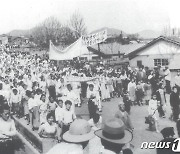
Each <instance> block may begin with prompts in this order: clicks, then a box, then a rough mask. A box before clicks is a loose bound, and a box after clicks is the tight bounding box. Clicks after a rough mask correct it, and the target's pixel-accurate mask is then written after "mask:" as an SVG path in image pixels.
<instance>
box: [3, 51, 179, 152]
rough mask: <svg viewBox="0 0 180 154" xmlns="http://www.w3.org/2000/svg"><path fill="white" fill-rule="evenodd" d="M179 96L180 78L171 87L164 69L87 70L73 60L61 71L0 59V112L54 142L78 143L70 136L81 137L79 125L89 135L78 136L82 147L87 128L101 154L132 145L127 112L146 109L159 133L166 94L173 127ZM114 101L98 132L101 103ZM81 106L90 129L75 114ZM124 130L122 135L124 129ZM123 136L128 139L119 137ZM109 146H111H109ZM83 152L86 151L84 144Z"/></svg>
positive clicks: (24, 59) (15, 56)
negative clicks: (111, 113) (115, 105)
mask: <svg viewBox="0 0 180 154" xmlns="http://www.w3.org/2000/svg"><path fill="white" fill-rule="evenodd" d="M179 92H180V72H178V73H177V76H176V77H175V78H174V83H171V73H170V70H169V69H168V67H167V66H166V67H161V66H157V67H155V68H154V69H152V70H150V69H149V68H148V67H144V66H139V68H132V67H130V66H122V67H120V68H116V69H115V68H114V67H110V66H108V67H107V66H105V65H103V64H102V63H99V64H98V65H96V66H93V67H92V66H91V65H90V64H89V63H88V62H79V61H78V60H75V61H70V62H66V63H65V64H64V66H63V67H60V66H58V65H57V64H56V63H55V62H54V61H50V60H49V59H48V57H47V56H46V55H41V56H38V55H32V54H27V53H23V52H11V53H10V52H1V53H0V106H1V108H3V105H4V104H7V105H8V106H9V109H10V113H11V114H12V115H14V116H16V117H17V118H24V119H26V121H27V125H30V126H31V128H32V130H33V131H34V130H38V134H39V136H40V137H45V138H57V140H58V141H59V142H61V141H62V139H63V140H65V141H67V142H80V141H79V140H80V139H79V138H78V139H77V141H76V138H75V139H74V140H73V137H72V136H71V135H72V133H80V132H78V129H76V127H77V126H76V125H80V124H84V125H83V126H82V127H81V129H82V130H81V131H82V133H84V134H86V135H87V134H88V133H90V134H88V137H87V138H85V137H84V138H83V136H81V137H82V138H81V141H82V143H83V142H84V141H87V140H89V139H90V138H91V137H92V136H93V135H92V134H91V131H90V130H91V129H90V128H89V126H91V127H92V128H94V130H95V131H96V132H95V134H96V135H97V138H98V137H100V138H101V143H102V145H103V146H104V147H105V148H106V147H108V148H107V149H109V150H112V151H114V152H115V153H117V152H120V151H122V147H121V146H119V144H120V143H122V145H124V144H125V143H128V142H130V141H131V140H132V133H133V129H134V127H133V125H132V122H131V119H130V116H129V115H130V114H131V106H134V105H138V106H144V105H148V107H147V108H148V112H149V115H150V116H151V117H153V119H154V120H155V130H156V131H157V132H159V128H158V118H159V117H161V118H166V112H165V110H166V106H167V101H166V94H170V105H171V107H172V120H174V121H176V122H178V119H179V104H180V99H179ZM114 97H122V102H119V111H118V112H117V113H116V114H115V117H114V118H113V119H111V121H106V122H105V125H104V127H103V130H102V131H101V132H100V131H99V129H100V128H101V124H102V117H101V116H100V113H101V112H102V103H103V102H105V101H107V102H108V101H110V100H111V99H113V98H114ZM83 103H87V104H88V105H87V107H88V111H89V119H90V120H89V123H86V122H85V121H83V120H82V119H81V120H82V121H81V120H80V118H81V117H78V116H77V115H76V112H75V108H76V107H81V106H82V105H83ZM117 119H118V120H119V121H118V122H117ZM78 121H80V122H78ZM74 123H75V124H74ZM76 123H78V124H76ZM117 123H118V124H117ZM106 125H107V128H108V127H110V128H111V129H110V130H112V129H114V130H113V132H111V131H110V130H109V129H108V130H106V127H105V126H106ZM112 125H116V126H117V127H118V129H115V128H114V127H112ZM124 125H125V126H126V127H125V128H126V130H124V129H123V128H124ZM80 126H81V125H80ZM71 129H72V131H71ZM83 129H84V130H83ZM87 129H88V130H87ZM74 130H75V131H74ZM109 131H110V132H109ZM125 131H127V133H126V135H127V137H125V136H123V134H120V133H122V132H123V133H125ZM87 132H88V133H87ZM78 135H79V134H78ZM86 135H85V136H86ZM113 137H114V138H113ZM116 137H118V138H117V140H116ZM97 138H96V139H97ZM72 140H73V141H72ZM119 140H120V141H121V142H118V141H119ZM109 142H110V143H113V144H114V145H113V144H112V145H111V144H110V145H109ZM64 146H65V145H64ZM82 146H83V147H85V145H84V144H82ZM117 146H118V147H121V148H116V147H117ZM58 148H59V147H58ZM55 149H56V148H55ZM127 152H129V151H128V150H127ZM50 153H51V152H50ZM52 153H53V152H52ZM93 153H94V152H93ZM124 153H126V150H125V152H124Z"/></svg>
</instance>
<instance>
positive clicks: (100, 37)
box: [82, 30, 107, 46]
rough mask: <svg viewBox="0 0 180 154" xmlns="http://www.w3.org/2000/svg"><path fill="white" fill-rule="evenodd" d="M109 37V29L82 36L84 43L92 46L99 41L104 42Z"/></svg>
mask: <svg viewBox="0 0 180 154" xmlns="http://www.w3.org/2000/svg"><path fill="white" fill-rule="evenodd" d="M106 39H107V30H103V31H101V32H98V33H94V34H89V35H87V36H82V40H83V43H84V44H85V45H87V46H92V45H95V44H97V43H101V42H104V41H105V40H106Z"/></svg>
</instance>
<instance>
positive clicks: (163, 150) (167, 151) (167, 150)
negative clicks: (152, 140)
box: [156, 138, 177, 154]
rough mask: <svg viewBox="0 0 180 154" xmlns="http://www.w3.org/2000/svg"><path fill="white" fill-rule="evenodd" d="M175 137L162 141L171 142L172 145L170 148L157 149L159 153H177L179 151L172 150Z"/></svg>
mask: <svg viewBox="0 0 180 154" xmlns="http://www.w3.org/2000/svg"><path fill="white" fill-rule="evenodd" d="M174 140H175V138H165V139H163V140H161V141H160V142H166V143H167V142H171V144H170V147H169V148H168V149H165V148H164V149H156V150H157V154H176V153H177V152H174V151H172V145H173V143H174Z"/></svg>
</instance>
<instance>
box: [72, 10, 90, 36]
mask: <svg viewBox="0 0 180 154" xmlns="http://www.w3.org/2000/svg"><path fill="white" fill-rule="evenodd" d="M69 26H70V28H71V29H72V30H73V31H74V34H75V37H76V38H77V39H78V38H79V37H80V36H81V35H85V34H86V33H87V27H86V25H85V22H84V18H83V17H82V16H81V14H80V13H79V12H78V11H76V12H75V13H74V14H73V15H72V16H71V18H70V22H69Z"/></svg>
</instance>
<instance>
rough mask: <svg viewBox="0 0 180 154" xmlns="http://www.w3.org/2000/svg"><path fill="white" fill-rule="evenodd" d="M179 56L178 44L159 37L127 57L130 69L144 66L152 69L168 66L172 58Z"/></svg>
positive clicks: (179, 48) (179, 46) (179, 45)
mask: <svg viewBox="0 0 180 154" xmlns="http://www.w3.org/2000/svg"><path fill="white" fill-rule="evenodd" d="M179 55H180V42H178V41H175V40H173V39H169V38H167V37H164V36H160V37H158V38H155V39H153V40H152V41H150V42H149V43H147V44H145V45H143V46H142V47H140V48H138V49H136V50H134V51H132V52H130V53H129V54H128V55H127V56H128V57H129V63H130V66H132V67H138V66H140V65H144V66H145V67H149V68H154V67H155V66H158V65H161V66H167V65H168V66H169V65H170V63H171V62H172V61H173V59H174V57H175V56H179ZM179 60H180V59H179ZM173 66H175V65H173ZM171 69H173V68H171Z"/></svg>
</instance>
